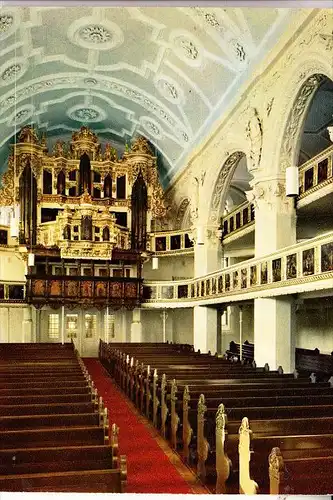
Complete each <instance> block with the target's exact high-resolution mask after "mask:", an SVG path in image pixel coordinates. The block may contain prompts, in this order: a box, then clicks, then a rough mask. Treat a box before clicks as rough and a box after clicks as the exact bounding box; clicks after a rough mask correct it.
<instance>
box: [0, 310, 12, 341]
mask: <svg viewBox="0 0 333 500" xmlns="http://www.w3.org/2000/svg"><path fill="white" fill-rule="evenodd" d="M0 342H2V343H7V342H10V337H9V307H1V308H0Z"/></svg>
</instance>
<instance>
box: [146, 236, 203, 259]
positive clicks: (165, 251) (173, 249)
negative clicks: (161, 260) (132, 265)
mask: <svg viewBox="0 0 333 500" xmlns="http://www.w3.org/2000/svg"><path fill="white" fill-rule="evenodd" d="M150 245H151V251H152V252H155V253H157V254H158V255H159V256H162V255H182V254H187V253H193V241H192V240H191V238H190V233H189V231H186V230H183V231H160V232H156V233H151V235H150Z"/></svg>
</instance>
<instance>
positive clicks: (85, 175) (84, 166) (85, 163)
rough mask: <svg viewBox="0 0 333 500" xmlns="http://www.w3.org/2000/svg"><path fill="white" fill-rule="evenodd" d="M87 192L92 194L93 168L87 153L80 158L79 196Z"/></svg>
mask: <svg viewBox="0 0 333 500" xmlns="http://www.w3.org/2000/svg"><path fill="white" fill-rule="evenodd" d="M85 191H88V193H89V194H91V166H90V158H89V156H88V155H87V153H83V155H82V156H81V158H80V181H79V194H83V193H84V192H85Z"/></svg>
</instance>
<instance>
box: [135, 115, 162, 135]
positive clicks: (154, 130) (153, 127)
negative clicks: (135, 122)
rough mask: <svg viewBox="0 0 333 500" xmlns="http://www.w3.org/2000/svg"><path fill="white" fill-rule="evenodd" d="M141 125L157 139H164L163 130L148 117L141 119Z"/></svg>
mask: <svg viewBox="0 0 333 500" xmlns="http://www.w3.org/2000/svg"><path fill="white" fill-rule="evenodd" d="M140 123H141V125H142V127H143V128H144V129H145V130H146V131H147V132H148V133H149V134H150V135H151V136H152V137H154V138H155V139H162V137H163V134H162V131H161V128H160V126H159V124H158V123H157V122H155V120H153V119H152V118H149V117H148V116H142V117H141V118H140Z"/></svg>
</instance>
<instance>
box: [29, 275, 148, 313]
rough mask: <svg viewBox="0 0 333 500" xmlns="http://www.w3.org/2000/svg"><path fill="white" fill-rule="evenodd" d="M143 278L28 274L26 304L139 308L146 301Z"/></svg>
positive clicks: (38, 305)
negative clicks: (144, 299) (144, 298)
mask: <svg viewBox="0 0 333 500" xmlns="http://www.w3.org/2000/svg"><path fill="white" fill-rule="evenodd" d="M142 292H143V290H142V279H139V278H110V277H108V278H104V277H101V276H98V277H93V276H91V277H89V278H87V277H84V276H41V275H40V276H35V275H29V274H28V275H27V284H26V301H27V302H28V303H29V304H33V305H35V306H37V307H42V306H43V305H51V307H55V308H56V307H60V306H61V305H62V304H65V305H66V306H71V305H72V306H76V305H79V306H80V305H81V306H89V307H97V308H104V307H107V306H111V307H112V308H113V309H116V308H120V307H126V308H128V309H133V308H134V307H137V306H138V305H139V304H140V302H141V299H142Z"/></svg>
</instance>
